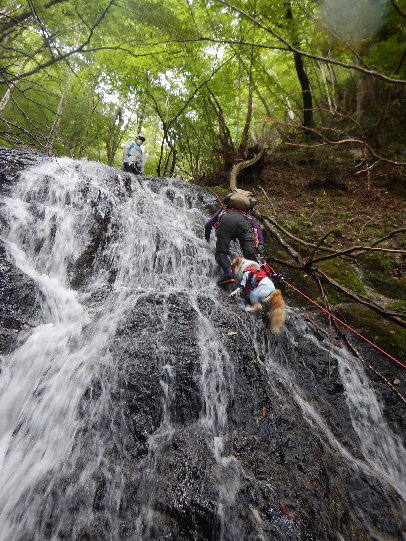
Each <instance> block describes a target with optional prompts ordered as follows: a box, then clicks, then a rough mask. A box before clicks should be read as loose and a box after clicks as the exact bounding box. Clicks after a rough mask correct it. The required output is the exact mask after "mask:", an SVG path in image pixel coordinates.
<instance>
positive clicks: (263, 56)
mask: <svg viewBox="0 0 406 541" xmlns="http://www.w3.org/2000/svg"><path fill="white" fill-rule="evenodd" d="M405 22H406V3H405V0H340V2H337V1H334V0H324V1H318V0H297V1H292V2H286V1H275V2H272V3H270V2H265V1H263V0H253V1H250V2H248V1H242V0H234V1H233V2H228V1H226V0H166V1H165V2H164V3H162V2H161V0H142V1H141V0H100V1H99V2H88V1H87V0H48V1H44V0H22V1H17V0H9V1H6V3H5V6H4V8H3V9H2V11H1V12H0V27H1V38H0V44H1V48H0V58H1V62H0V69H1V74H0V120H1V122H0V144H1V145H4V146H10V147H15V146H18V145H21V144H24V145H27V146H29V147H30V148H35V149H38V150H40V151H43V152H46V153H49V154H51V155H57V156H60V155H67V156H71V157H74V158H81V157H87V158H88V159H92V160H99V161H102V162H105V163H107V164H109V165H116V166H118V165H120V164H121V158H122V155H121V149H122V146H123V144H124V142H125V141H126V140H128V139H129V138H131V137H133V136H134V135H135V134H136V133H137V132H138V131H140V130H142V131H143V133H144V134H145V135H146V138H147V141H146V150H147V152H148V154H149V159H148V161H147V167H146V173H147V174H157V175H158V176H166V175H172V174H174V173H178V174H180V175H182V176H184V177H185V178H193V179H195V180H199V179H201V178H204V177H205V176H206V175H208V174H210V173H211V172H213V171H216V170H219V169H222V168H224V169H225V170H229V168H230V167H231V166H232V164H233V163H235V162H236V161H237V160H239V159H246V158H250V157H252V156H253V155H255V153H257V152H258V151H259V150H260V149H261V148H263V147H264V146H265V147H267V148H271V147H272V145H274V144H275V143H276V142H280V141H287V142H289V143H290V144H292V143H293V144H297V145H302V144H306V145H309V144H314V145H348V146H351V147H353V148H359V149H360V150H361V151H362V152H363V153H364V155H366V154H368V157H369V158H370V159H372V160H375V161H378V160H379V161H388V162H389V163H392V164H394V165H395V166H396V165H398V164H402V163H404V162H406V146H405V140H406V137H405V135H406V133H405V132H406V112H405V111H406V107H405V92H406V91H405V88H406V65H405V64H406V62H405V60H406V50H405V42H406V40H405V28H406V25H405Z"/></svg>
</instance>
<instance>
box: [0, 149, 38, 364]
mask: <svg viewBox="0 0 406 541" xmlns="http://www.w3.org/2000/svg"><path fill="white" fill-rule="evenodd" d="M44 158H45V157H44V156H41V155H40V154H37V153H34V152H32V151H27V149H25V150H21V151H20V150H16V149H14V150H11V149H5V148H2V147H0V195H1V194H3V195H4V194H8V193H9V191H10V188H11V187H12V185H13V183H15V182H16V179H17V176H18V173H19V172H20V171H21V170H22V169H24V168H26V167H29V166H30V165H35V164H38V163H40V162H41V161H42V160H43V159H44ZM1 214H2V213H1V203H0V230H1V229H2V228H4V227H6V226H7V224H6V223H5V221H4V216H1ZM39 294H40V293H39V291H38V289H37V287H36V285H35V282H34V281H33V280H31V279H30V278H29V277H28V276H26V275H25V274H24V273H22V272H21V271H20V270H19V269H17V268H16V267H15V266H14V265H13V264H12V263H11V262H10V260H9V258H8V257H7V253H6V248H5V246H4V243H3V242H2V241H0V299H1V303H0V353H1V354H6V353H10V351H12V350H13V349H14V348H15V347H16V343H17V339H18V336H19V333H20V332H21V331H22V330H24V329H29V328H30V327H32V326H34V325H37V324H38V323H39V316H38V310H39V302H38V296H39Z"/></svg>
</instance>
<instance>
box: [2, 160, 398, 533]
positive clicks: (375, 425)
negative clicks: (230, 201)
mask: <svg viewBox="0 0 406 541" xmlns="http://www.w3.org/2000/svg"><path fill="white" fill-rule="evenodd" d="M211 203H213V198H212V196H211V195H210V194H208V193H207V192H205V191H204V190H203V189H201V188H199V187H196V186H193V185H190V184H188V183H186V182H183V181H179V180H174V179H156V178H141V177H140V178H138V177H132V176H130V175H129V174H124V173H121V172H118V171H116V170H114V169H112V168H109V167H107V166H103V165H101V164H97V163H92V162H87V161H73V160H70V159H65V158H64V159H58V160H53V161H46V162H43V163H41V164H39V165H36V166H31V167H29V168H27V169H25V170H24V171H23V172H21V174H20V175H19V177H18V181H16V182H15V184H14V185H13V189H12V190H11V191H9V192H8V193H7V194H5V195H4V197H3V200H2V214H3V216H4V224H5V225H4V227H3V230H2V232H1V242H2V243H3V244H4V247H5V250H6V254H7V259H8V261H9V262H10V263H11V264H12V265H14V266H15V268H16V269H18V270H19V271H20V272H21V273H23V275H24V276H26V277H27V279H29V280H30V281H31V282H32V283H33V284H35V288H36V296H37V301H38V306H39V311H38V323H36V324H35V325H33V326H32V327H27V328H25V329H24V330H22V331H21V332H20V334H19V337H18V343H16V345H15V348H14V349H13V350H12V351H11V352H10V353H8V354H7V355H4V356H3V358H2V359H1V365H0V366H1V373H0V411H1V413H2V415H1V418H0V540H4V541H13V540H30V541H31V540H38V541H40V540H41V541H42V540H43V539H98V540H99V539H111V540H124V539H132V540H146V541H148V540H154V539H176V540H181V539H218V540H223V541H231V540H242V539H244V540H245V539H305V538H306V539H307V538H309V537H306V536H308V535H310V534H309V532H312V535H313V536H315V537H314V538H317V539H332V538H333V537H332V536H333V535H334V538H345V539H347V538H348V537H346V535H347V534H348V535H349V533H348V532H351V535H353V538H357V539H364V538H365V539H370V538H371V537H368V536H371V535H376V532H379V531H380V530H379V528H380V526H379V525H378V524H377V520H376V512H377V511H376V507H377V502H380V504H381V505H385V506H386V508H387V509H389V511H387V513H388V517H389V518H388V519H387V523H386V524H385V525H383V526H382V529H383V530H384V532H385V535H386V536H387V537H386V538H387V539H396V535H398V534H399V531H400V528H401V526H400V523H401V516H402V510H403V509H404V507H403V505H404V498H405V492H406V488H405V486H404V484H403V483H404V479H405V477H404V471H405V470H404V467H405V463H406V459H405V450H404V447H403V446H402V442H401V439H400V436H399V435H397V434H396V433H394V432H392V430H391V429H390V428H389V426H388V425H387V423H386V422H385V419H384V416H383V413H382V406H381V404H380V401H379V399H378V397H377V395H376V392H375V390H374V388H373V385H372V384H371V383H370V382H369V380H368V377H367V375H366V374H365V373H364V370H363V368H362V367H361V366H360V365H359V364H358V363H357V360H356V359H354V358H353V357H352V356H351V355H350V354H349V353H348V352H347V351H346V350H344V349H339V348H331V347H330V346H329V344H328V340H321V339H318V338H317V337H315V335H314V333H313V331H312V329H311V328H310V326H308V325H307V324H306V323H305V322H304V321H303V319H302V318H301V314H300V311H298V310H296V309H295V308H293V307H290V308H288V316H289V317H288V322H287V325H286V328H285V329H284V330H283V331H282V333H281V335H280V337H278V338H277V337H275V336H273V335H271V334H270V333H269V331H267V330H266V328H265V326H264V324H263V322H262V321H261V318H260V317H259V316H258V317H256V316H255V315H253V314H246V313H245V312H244V311H243V306H242V304H243V301H241V300H238V301H235V300H234V299H229V298H228V296H227V294H226V293H225V292H223V291H222V290H219V289H218V288H217V286H216V278H217V275H218V269H217V268H216V264H215V261H214V240H212V241H211V242H210V243H209V244H208V243H207V242H206V241H205V239H204V236H203V225H204V223H205V221H206V219H207V210H206V209H207V206H208V205H209V204H211ZM237 248H238V247H237V246H235V250H237ZM327 356H330V357H331V358H332V359H333V363H334V366H335V367H336V370H335V376H334V377H335V381H339V383H340V385H342V386H343V389H344V392H342V393H340V394H339V395H338V394H334V393H331V392H330V391H329V390H328V391H327V390H324V391H323V393H322V392H321V391H320V394H318V392H314V391H315V389H317V386H316V385H315V384H314V380H315V373H316V371H317V370H322V367H323V366H325V362H326V357H327ZM315 366H318V368H317V369H315V368H314V367H315ZM321 379H323V378H321ZM323 385H324V383H323ZM326 385H327V383H326ZM330 399H331V400H330ZM329 400H330V402H329ZM329 468H330V470H329ZM328 470H329V471H328ZM329 472H330V473H329ZM322 475H330V476H331V477H329V481H328V484H329V488H328V490H326V489H325V487H323V486H322V483H321V481H320V479H321V476H322ZM350 479H352V484H351V481H350ZM342 487H345V489H343V488H342ZM341 490H342V492H340V491H341ZM311 491H313V492H312V493H311ZM335 491H337V492H336V493H335ZM358 494H364V495H365V494H368V497H367V498H365V502H364V503H359V510H353V509H352V504H351V501H354V499H355V498H356V497H357V495H358ZM329 498H332V499H334V501H335V502H336V504H335V505H336V508H335V509H330V508H329V505H330V504H327V503H326V502H328V501H330V500H329ZM347 500H348V501H347ZM320 502H323V503H322V504H321V503H320ZM337 502H339V503H337ZM346 506H348V508H349V509H347V508H346ZM313 507H314V508H315V509H318V510H319V511H320V513H321V516H320V520H319V522H320V524H319V525H315V524H314V522H315V521H314V520H313V517H312V512H313V511H312V509H313ZM345 514H346V516H347V518H346V521H347V522H345V521H344V519H342V518H340V517H342V516H344V515H345ZM297 516H298V517H300V518H299V519H297ZM363 535H364V536H365V537H362V536H363Z"/></svg>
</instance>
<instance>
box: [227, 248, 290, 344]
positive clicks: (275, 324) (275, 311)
mask: <svg viewBox="0 0 406 541" xmlns="http://www.w3.org/2000/svg"><path fill="white" fill-rule="evenodd" d="M243 262H244V258H243V257H236V258H235V259H234V260H233V262H232V263H231V267H232V269H233V272H234V273H235V274H236V277H237V280H241V279H242V272H240V273H239V272H238V269H240V267H241V265H242V263H243ZM264 306H266V307H267V308H268V312H269V327H270V329H271V331H272V332H274V333H276V334H277V333H279V331H280V330H281V327H282V325H283V324H284V323H285V319H286V310H285V301H284V300H283V297H282V293H281V290H280V289H275V290H274V291H272V293H271V294H270V295H269V296H268V297H266V298H265V299H264V300H263V301H262V303H261V302H257V303H255V304H254V305H251V306H249V307H247V311H249V312H254V311H257V310H262V309H263V307H264Z"/></svg>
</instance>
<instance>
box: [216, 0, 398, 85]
mask: <svg viewBox="0 0 406 541" xmlns="http://www.w3.org/2000/svg"><path fill="white" fill-rule="evenodd" d="M217 2H220V3H221V4H223V5H225V6H228V7H229V8H231V9H232V10H233V11H236V12H237V13H239V14H240V15H242V16H243V17H245V18H246V19H248V20H250V21H251V22H252V23H253V24H255V25H256V26H258V27H259V28H262V29H263V30H265V31H266V32H268V33H269V34H271V35H272V36H274V37H275V38H276V39H277V40H278V41H280V42H282V43H283V44H284V45H285V47H286V49H287V50H288V51H290V52H292V53H296V54H299V55H302V56H306V57H307V58H314V59H316V60H319V61H320V62H326V63H328V64H335V65H338V66H342V67H344V68H349V69H353V70H357V71H361V72H363V73H366V74H367V75H371V76H373V77H378V78H379V79H383V80H384V81H386V82H388V83H393V84H403V85H404V84H406V80H403V79H393V78H391V77H387V76H386V75H384V74H382V73H379V72H377V71H374V70H369V69H365V68H363V67H362V66H357V65H356V64H347V63H345V62H339V61H338V60H333V59H330V58H325V57H323V56H318V55H313V54H310V53H307V52H306V51H302V50H300V49H297V48H296V47H294V46H293V45H291V44H290V43H289V42H288V41H286V40H285V39H284V38H283V37H282V36H281V35H279V34H277V33H276V32H275V31H274V30H273V29H272V28H270V27H269V26H266V25H264V24H262V23H261V22H259V21H258V20H257V19H255V17H252V16H251V15H250V14H249V13H247V12H246V11H244V10H242V9H240V8H238V7H237V6H234V5H233V4H230V2H227V1H226V0H217ZM253 45H254V46H255V44H253ZM269 48H270V49H272V48H273V47H269Z"/></svg>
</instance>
